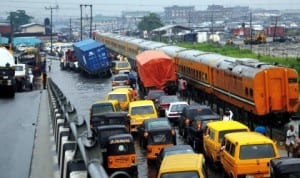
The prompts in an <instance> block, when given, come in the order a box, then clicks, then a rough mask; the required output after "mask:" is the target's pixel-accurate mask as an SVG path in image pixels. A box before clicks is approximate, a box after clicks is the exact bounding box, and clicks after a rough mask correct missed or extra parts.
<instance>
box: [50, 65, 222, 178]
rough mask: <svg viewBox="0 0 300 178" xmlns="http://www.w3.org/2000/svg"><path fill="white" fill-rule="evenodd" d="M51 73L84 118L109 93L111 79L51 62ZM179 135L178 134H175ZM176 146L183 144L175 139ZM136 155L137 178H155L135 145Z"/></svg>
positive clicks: (154, 173)
mask: <svg viewBox="0 0 300 178" xmlns="http://www.w3.org/2000/svg"><path fill="white" fill-rule="evenodd" d="M51 68H52V69H51V72H50V73H48V76H49V77H51V78H52V80H53V81H54V82H55V83H56V84H57V85H58V86H59V87H60V89H61V90H62V91H63V92H64V94H65V96H66V97H67V98H68V99H69V101H70V102H71V103H72V104H73V105H74V106H75V108H76V109H77V113H78V114H79V115H82V116H84V117H86V118H88V116H89V107H90V106H91V105H92V104H93V103H94V102H95V101H97V100H101V99H104V98H105V95H106V93H108V92H109V91H111V78H108V79H100V78H87V77H85V76H82V75H80V74H79V73H75V72H72V71H62V70H60V67H59V62H58V61H53V62H52V67H51ZM177 135H179V134H177ZM177 144H183V141H182V139H181V138H180V137H177ZM135 148H136V152H137V155H138V159H139V160H138V177H139V178H147V177H151V178H152V177H155V176H156V172H157V170H156V169H155V167H154V165H151V164H150V165H148V164H147V158H146V150H143V149H141V148H140V146H139V145H138V144H137V143H136V144H135ZM209 174H210V177H214V178H218V177H221V176H220V175H218V174H216V173H214V172H211V171H209Z"/></svg>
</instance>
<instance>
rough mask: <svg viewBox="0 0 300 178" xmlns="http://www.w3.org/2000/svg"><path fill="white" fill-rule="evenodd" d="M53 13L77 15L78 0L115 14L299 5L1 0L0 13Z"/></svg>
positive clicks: (254, 0) (293, 5)
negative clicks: (182, 8) (173, 8)
mask: <svg viewBox="0 0 300 178" xmlns="http://www.w3.org/2000/svg"><path fill="white" fill-rule="evenodd" d="M56 4H57V5H58V7H59V9H58V10H53V16H56V17H57V18H58V17H66V18H77V17H79V16H80V4H92V5H93V8H92V10H93V14H102V15H117V16H120V15H121V12H122V11H137V10H148V11H152V12H162V11H163V10H164V7H168V6H173V5H180V6H195V9H196V10H205V9H206V8H207V6H208V5H212V4H216V5H223V6H224V7H232V6H237V5H240V6H249V7H250V8H258V7H261V8H264V9H280V10H283V9H300V0H106V1H104V0H1V10H0V16H1V17H3V16H5V17H6V16H7V14H8V13H9V11H16V10H18V9H22V10H25V11H26V13H27V14H28V15H31V16H34V17H35V18H37V17H39V18H45V17H49V16H50V10H45V7H55V6H56ZM85 13H86V14H90V10H89V8H86V9H85V8H83V14H85Z"/></svg>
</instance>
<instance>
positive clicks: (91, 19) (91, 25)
mask: <svg viewBox="0 0 300 178" xmlns="http://www.w3.org/2000/svg"><path fill="white" fill-rule="evenodd" d="M82 6H84V7H85V8H86V7H87V6H88V7H90V14H91V15H90V36H89V37H90V38H92V28H93V10H92V8H93V5H92V4H80V40H82V19H83V18H82Z"/></svg>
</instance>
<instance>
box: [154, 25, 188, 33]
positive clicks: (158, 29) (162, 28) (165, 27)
mask: <svg viewBox="0 0 300 178" xmlns="http://www.w3.org/2000/svg"><path fill="white" fill-rule="evenodd" d="M172 28H180V29H184V30H191V28H188V27H184V26H181V25H166V26H163V27H160V28H156V29H154V30H152V31H153V32H159V31H166V30H168V29H172Z"/></svg>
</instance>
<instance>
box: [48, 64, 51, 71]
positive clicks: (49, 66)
mask: <svg viewBox="0 0 300 178" xmlns="http://www.w3.org/2000/svg"><path fill="white" fill-rule="evenodd" d="M48 71H49V72H51V65H50V64H49V65H48Z"/></svg>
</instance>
